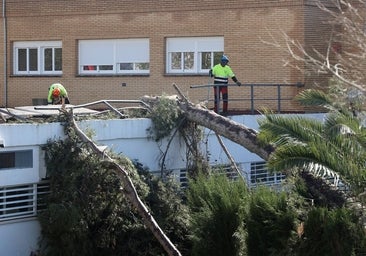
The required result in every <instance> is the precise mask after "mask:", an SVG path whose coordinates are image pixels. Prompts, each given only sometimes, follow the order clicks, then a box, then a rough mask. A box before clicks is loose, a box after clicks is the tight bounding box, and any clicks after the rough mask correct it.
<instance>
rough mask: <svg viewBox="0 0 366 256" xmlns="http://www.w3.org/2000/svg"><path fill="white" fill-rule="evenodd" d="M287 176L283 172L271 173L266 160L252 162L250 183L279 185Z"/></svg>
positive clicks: (254, 184)
mask: <svg viewBox="0 0 366 256" xmlns="http://www.w3.org/2000/svg"><path fill="white" fill-rule="evenodd" d="M285 178H286V176H285V175H284V174H283V173H273V174H272V173H270V172H268V170H267V167H266V163H265V162H253V163H251V164H250V184H251V186H256V185H278V184H280V183H281V181H282V180H284V179H285Z"/></svg>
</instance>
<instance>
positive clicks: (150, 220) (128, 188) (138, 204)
mask: <svg viewBox="0 0 366 256" xmlns="http://www.w3.org/2000/svg"><path fill="white" fill-rule="evenodd" d="M62 112H63V113H64V114H65V115H66V117H67V118H68V120H69V125H70V126H71V128H73V129H74V131H75V133H76V135H77V136H78V137H79V138H80V139H81V140H82V141H83V142H85V143H86V144H87V145H88V146H89V147H90V148H91V149H92V151H93V152H94V153H95V154H97V155H98V156H99V157H100V158H102V159H103V160H102V161H103V163H107V164H108V167H109V168H110V169H111V170H112V171H113V172H114V173H116V174H117V176H118V177H119V178H120V179H121V181H122V183H123V189H121V190H123V191H122V192H123V194H124V195H125V196H126V197H127V199H128V200H129V201H130V203H131V205H132V206H133V207H135V209H136V210H137V212H138V213H139V214H140V216H141V217H142V220H143V222H144V224H145V225H146V226H147V227H148V228H149V229H150V230H151V232H152V233H153V235H154V236H155V238H156V239H158V241H159V243H160V244H161V245H162V246H163V248H164V250H165V251H166V252H167V253H168V255H171V256H180V255H181V253H180V252H179V251H178V249H177V248H176V247H175V246H174V244H173V243H172V242H171V241H170V239H169V238H168V237H167V236H166V235H165V233H164V232H163V230H162V229H161V228H160V227H159V225H158V223H157V222H156V221H155V219H154V217H153V216H152V215H151V213H150V211H149V210H148V208H147V207H146V206H145V204H144V203H143V202H142V201H141V199H140V197H139V195H138V193H137V191H136V189H135V186H134V185H133V183H132V180H131V179H130V177H129V175H128V172H127V171H126V170H125V169H124V168H123V167H122V166H120V165H119V164H117V163H116V162H115V161H114V160H113V159H112V158H111V157H110V156H109V155H108V154H106V152H104V151H102V150H100V149H99V147H98V146H97V145H96V144H95V143H94V142H93V141H92V140H91V139H90V138H89V137H88V136H87V135H86V134H85V133H84V132H83V131H82V130H81V129H80V128H79V127H78V125H77V123H76V122H75V119H74V117H73V111H72V109H71V110H70V112H67V111H66V110H63V111H62Z"/></svg>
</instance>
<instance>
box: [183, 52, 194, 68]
mask: <svg viewBox="0 0 366 256" xmlns="http://www.w3.org/2000/svg"><path fill="white" fill-rule="evenodd" d="M193 67H194V53H193V52H185V53H184V69H193Z"/></svg>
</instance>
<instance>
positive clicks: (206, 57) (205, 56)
mask: <svg viewBox="0 0 366 256" xmlns="http://www.w3.org/2000/svg"><path fill="white" fill-rule="evenodd" d="M211 56H212V53H211V52H202V53H201V69H210V68H211Z"/></svg>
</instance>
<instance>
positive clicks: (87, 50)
mask: <svg viewBox="0 0 366 256" xmlns="http://www.w3.org/2000/svg"><path fill="white" fill-rule="evenodd" d="M149 72H150V51H149V39H146V38H141V39H113V40H80V41H79V73H80V74H83V75H85V74H91V75H102V74H112V75H113V74H148V73H149Z"/></svg>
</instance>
